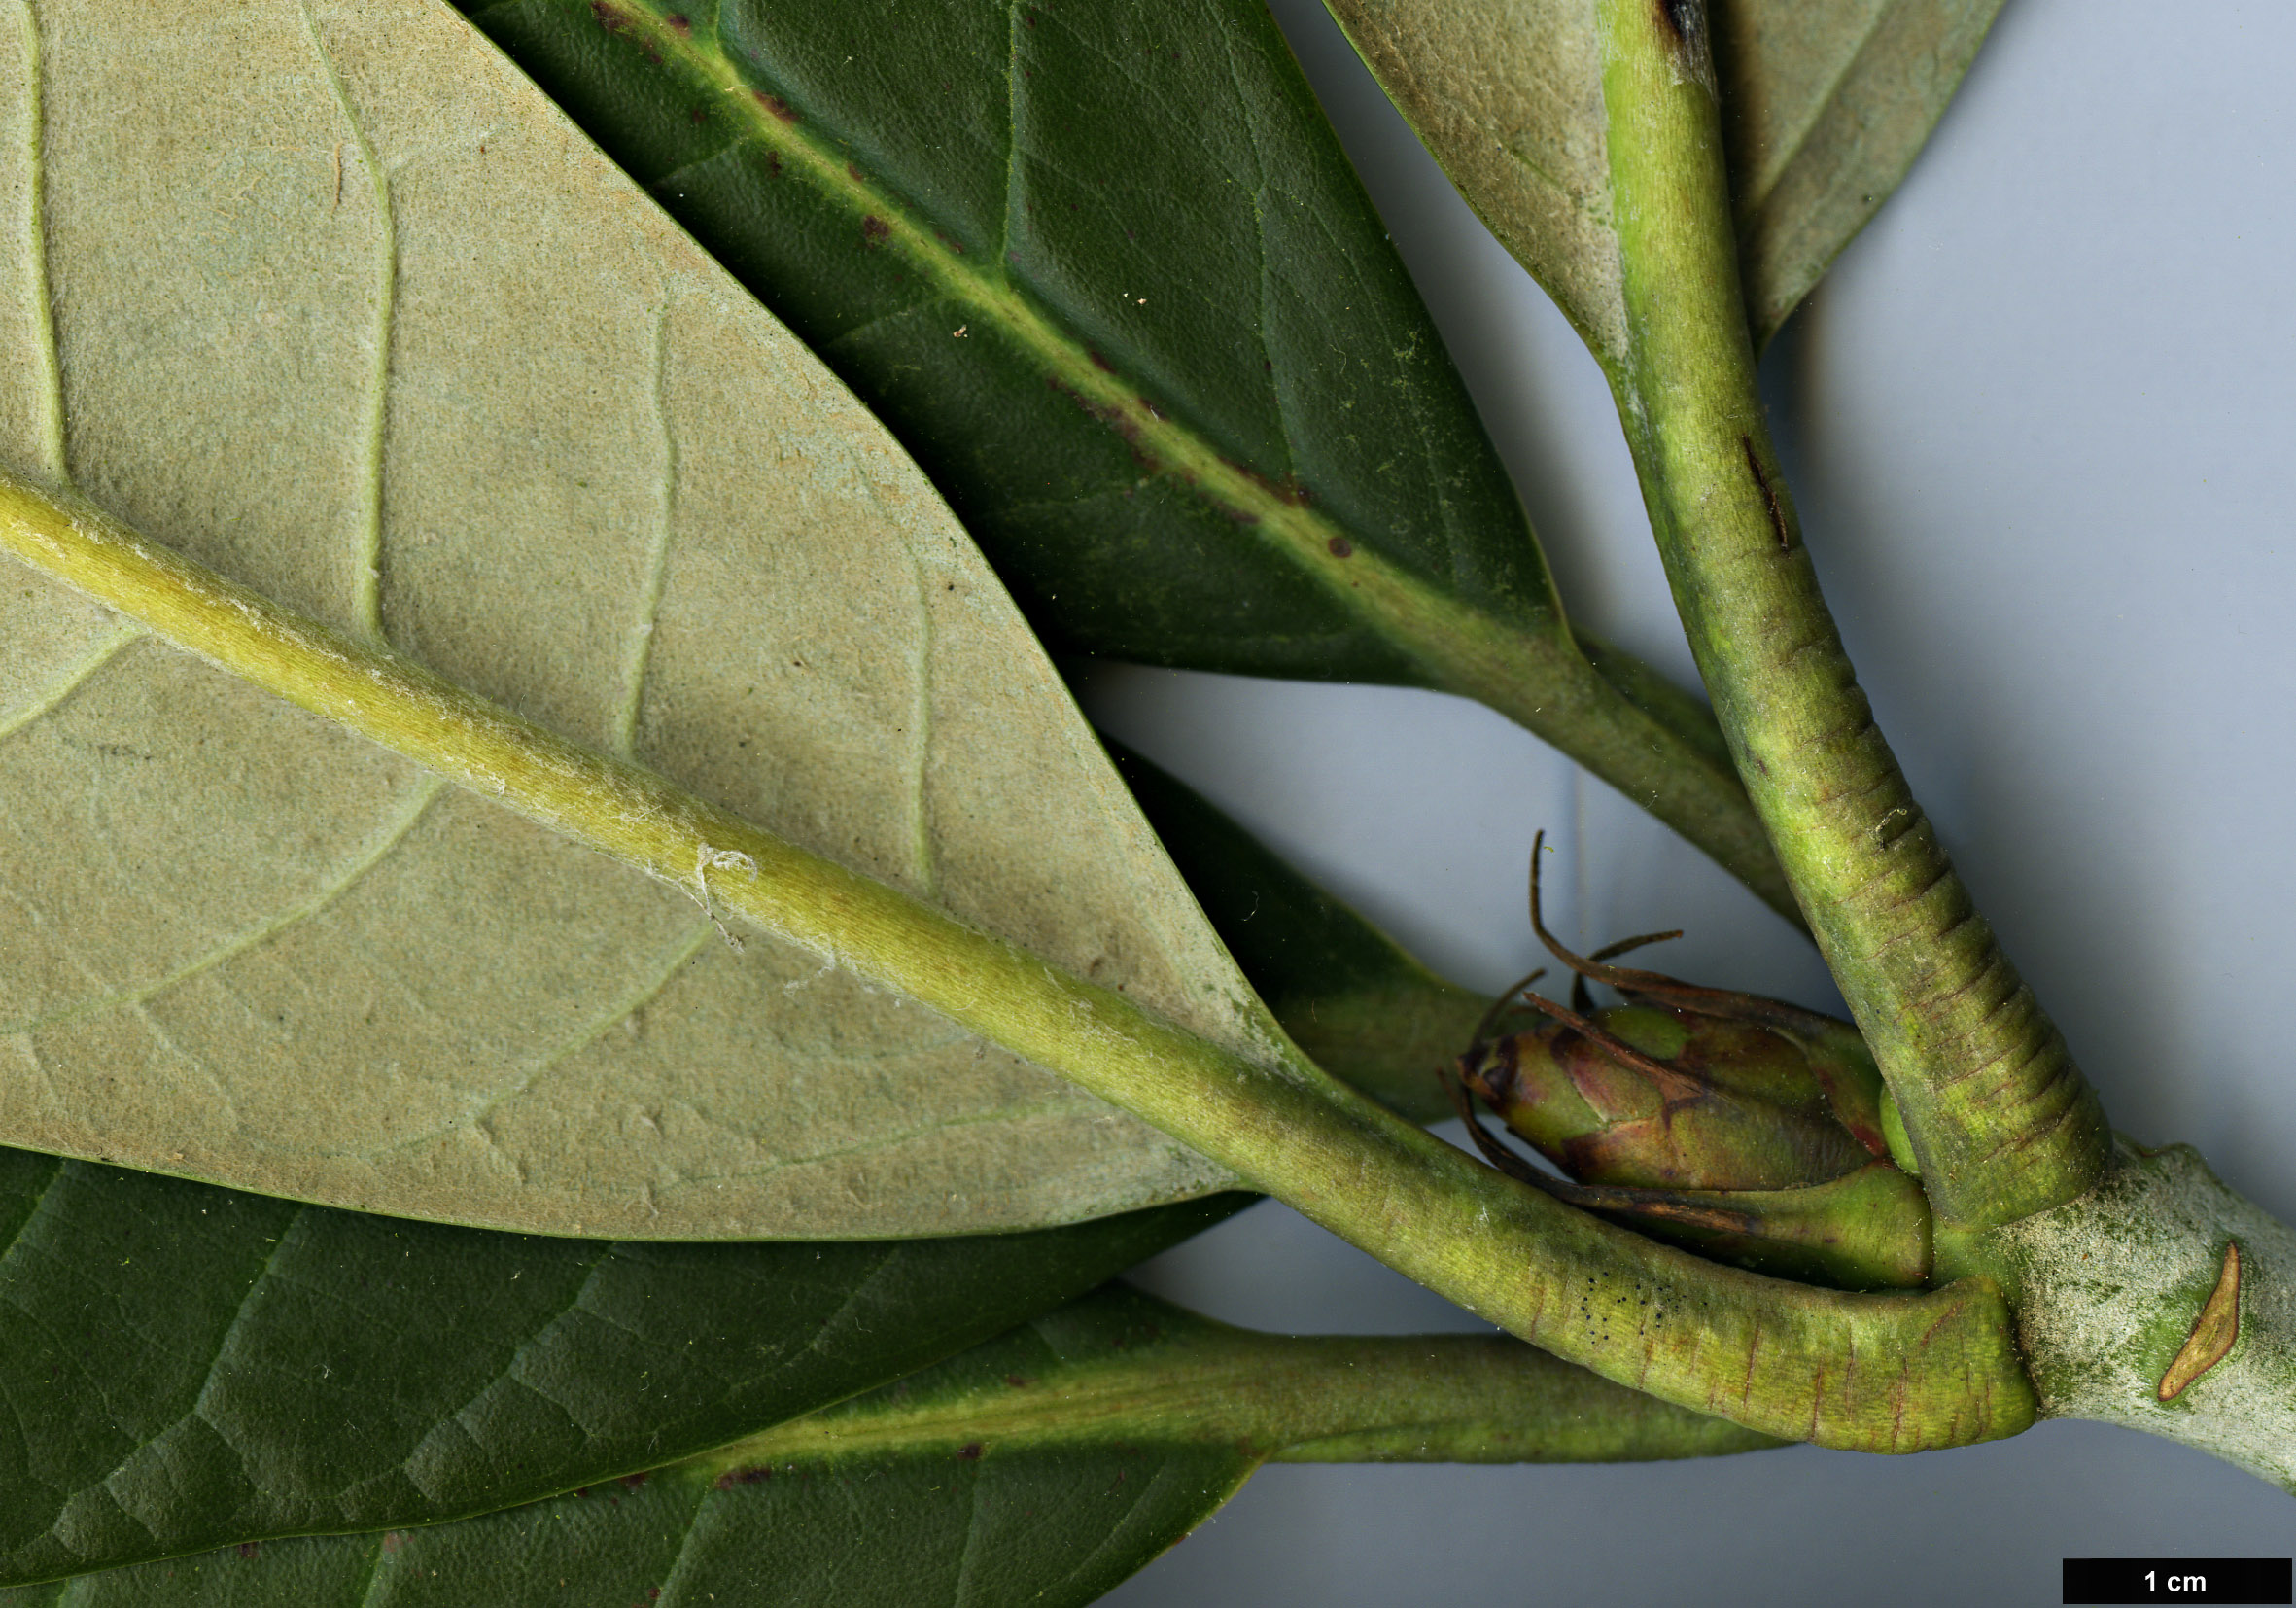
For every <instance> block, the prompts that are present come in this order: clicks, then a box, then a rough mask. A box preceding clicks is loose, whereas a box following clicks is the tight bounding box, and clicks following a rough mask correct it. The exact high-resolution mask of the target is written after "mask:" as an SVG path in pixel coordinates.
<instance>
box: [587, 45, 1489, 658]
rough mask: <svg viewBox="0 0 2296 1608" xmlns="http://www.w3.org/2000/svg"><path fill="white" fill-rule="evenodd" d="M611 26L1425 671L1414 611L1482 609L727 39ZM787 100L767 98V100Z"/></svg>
mask: <svg viewBox="0 0 2296 1608" xmlns="http://www.w3.org/2000/svg"><path fill="white" fill-rule="evenodd" d="M592 9H593V10H594V11H595V12H597V13H598V15H599V17H600V18H601V20H602V22H604V23H605V24H606V25H607V26H608V27H609V28H610V29H611V30H612V31H614V32H617V33H621V34H624V35H626V36H628V37H630V38H632V39H633V40H634V42H636V43H637V44H638V45H639V46H640V47H641V48H642V49H644V50H645V51H647V52H649V53H652V54H655V55H657V56H658V57H660V58H662V59H664V60H665V61H668V62H674V63H675V64H676V65H677V66H678V68H679V69H680V70H682V71H683V72H684V73H686V74H689V75H691V76H692V77H693V78H695V79H697V80H699V81H700V82H702V83H705V84H707V85H709V86H710V87H712V88H713V89H714V90H715V91H716V92H717V93H718V94H719V95H720V96H721V97H723V99H724V102H725V104H726V106H727V109H728V112H727V115H728V116H729V118H730V119H731V121H732V122H734V124H735V126H736V129H737V137H736V141H735V143H736V144H741V143H748V144H753V145H756V146H759V147H762V148H763V149H764V150H766V151H768V152H770V153H772V154H773V155H774V156H776V157H780V158H781V160H782V162H783V171H784V172H785V173H793V174H795V175H798V176H801V177H802V178H803V179H804V180H805V181H806V182H808V183H809V184H811V185H812V186H813V187H814V188H815V190H816V191H817V192H819V193H821V194H822V195H824V196H826V197H828V198H829V199H830V200H832V201H833V202H834V203H836V204H838V205H839V206H841V207H842V208H843V210H845V211H846V212H848V213H849V214H850V215H851V216H852V218H853V219H854V220H855V222H856V225H858V226H860V227H869V226H870V225H871V224H874V226H875V227H870V228H869V234H870V237H871V240H872V243H873V245H874V246H875V247H876V248H877V249H880V250H885V251H890V252H892V253H894V254H896V255H897V256H898V257H899V258H900V259H901V261H902V262H903V264H904V265H905V266H907V267H908V268H909V269H910V270H912V271H913V272H915V273H916V274H917V275H918V276H919V278H920V279H921V280H922V282H923V283H924V284H925V285H927V286H928V287H930V288H931V289H932V290H934V291H936V292H938V293H939V294H940V295H941V296H944V297H948V298H949V299H950V300H951V301H953V302H956V303H957V304H958V305H959V306H961V307H963V308H964V309H965V313H964V315H963V316H964V319H965V322H966V323H967V324H968V325H969V324H970V323H971V322H973V321H975V320H979V321H982V322H984V323H985V324H987V325H988V326H989V327H991V328H993V329H995V330H997V331H998V332H1001V333H1002V334H1003V335H1004V336H1005V337H1006V338H1007V339H1008V340H1010V341H1011V342H1012V344H1013V345H1014V346H1015V347H1016V348H1017V349H1018V350H1020V351H1021V352H1022V353H1024V354H1025V355H1026V357H1027V359H1028V360H1029V361H1030V362H1032V363H1033V364H1034V365H1035V367H1037V369H1038V370H1039V371H1040V372H1041V373H1042V374H1043V375H1044V376H1045V378H1046V379H1047V380H1048V381H1049V382H1051V383H1052V384H1054V385H1056V386H1058V387H1059V388H1060V389H1061V390H1062V391H1064V392H1065V393H1067V395H1068V396H1069V397H1070V398H1071V399H1072V400H1074V401H1075V402H1077V404H1078V406H1079V407H1080V408H1082V409H1083V411H1085V412H1086V413H1088V414H1090V415H1092V416H1093V417H1094V418H1096V419H1097V420H1098V421H1099V422H1100V423H1101V424H1102V425H1103V426H1105V427H1106V428H1107V429H1108V430H1109V431H1110V432H1111V433H1112V434H1114V435H1115V436H1117V437H1119V438H1120V439H1122V440H1123V441H1124V442H1125V443H1126V444H1127V445H1129V446H1130V447H1131V448H1132V450H1133V451H1134V452H1135V453H1136V454H1137V455H1138V456H1139V457H1140V458H1141V459H1142V460H1143V461H1144V462H1145V463H1146V464H1147V466H1148V467H1149V469H1150V470H1151V472H1163V473H1165V474H1166V475H1168V476H1171V477H1173V478H1176V479H1179V480H1181V481H1182V482H1184V483H1185V484H1186V485H1188V486H1189V487H1190V488H1191V489H1192V490H1193V491H1194V492H1195V493H1196V494H1197V495H1198V496H1200V497H1201V498H1203V499H1204V500H1205V501H1207V502H1209V503H1211V504H1213V505H1214V506H1215V507H1219V508H1221V509H1222V510H1224V511H1225V512H1226V513H1227V514H1228V515H1229V516H1230V517H1232V518H1233V519H1235V521H1236V522H1237V523H1239V524H1242V525H1244V526H1246V527H1247V528H1249V529H1250V530H1252V531H1253V532H1255V533H1256V534H1257V535H1259V536H1260V538H1261V539H1262V540H1263V541H1265V542H1267V543H1268V544H1269V545H1270V546H1272V547H1273V548H1275V549H1276V550H1277V552H1278V553H1280V554H1281V555H1282V556H1283V557H1284V558H1285V559H1286V560H1288V561H1289V562H1290V563H1291V565H1292V566H1293V567H1294V568H1295V569H1296V570H1297V571H1299V572H1300V573H1301V574H1304V575H1306V576H1308V577H1312V578H1314V579H1315V580H1316V581H1318V582H1319V583H1320V584H1321V585H1322V586H1323V587H1324V588H1325V589H1326V590H1327V591H1329V592H1330V593H1331V594H1332V595H1333V596H1334V597H1336V598H1337V599H1338V600H1339V602H1340V604H1341V605H1342V606H1343V607H1344V608H1345V609H1346V611H1347V612H1348V613H1349V614H1351V615H1353V616H1354V617H1356V618H1358V619H1360V620H1363V621H1364V622H1366V623H1367V624H1368V625H1369V626H1370V627H1371V628H1372V629H1373V630H1374V631H1375V632H1377V633H1378V634H1379V635H1380V636H1381V637H1382V638H1383V639H1384V640H1386V641H1388V642H1389V643H1390V645H1391V646H1394V647H1398V648H1400V649H1401V650H1402V651H1404V652H1405V653H1406V654H1408V655H1409V656H1410V657H1412V658H1413V659H1415V660H1418V661H1419V662H1421V663H1422V664H1425V665H1427V666H1428V667H1429V668H1430V670H1431V671H1434V670H1436V669H1437V667H1439V666H1441V665H1443V664H1444V663H1445V662H1446V661H1447V659H1448V657H1449V655H1448V654H1447V653H1445V652H1444V648H1443V647H1442V645H1441V644H1440V642H1435V641H1425V640H1422V638H1423V637H1425V636H1427V635H1429V633H1428V632H1427V630H1426V629H1425V628H1424V627H1422V628H1421V629H1413V628H1412V624H1411V623H1410V622H1413V621H1419V620H1425V619H1427V618H1429V617H1430V616H1435V615H1440V614H1448V613H1467V614H1481V615H1483V617H1485V618H1488V617H1489V616H1488V615H1487V614H1484V612H1483V611H1481V610H1478V609H1476V608H1474V607H1473V606H1472V605H1467V604H1463V603H1461V602H1460V601H1459V600H1457V599H1455V598H1452V597H1449V596H1447V595H1445V594H1444V593H1441V592H1439V591H1438V590H1437V589H1436V588H1435V587H1434V586H1433V585H1432V584H1430V583H1429V581H1428V580H1426V579H1425V578H1423V577H1420V576H1418V575H1416V574H1414V573H1411V572H1409V571H1407V570H1405V569H1404V568H1403V567H1401V566H1399V565H1397V564H1394V563H1393V562H1391V561H1389V560H1388V559H1386V558H1384V557H1382V556H1380V555H1378V554H1377V553H1375V552H1373V551H1372V550H1370V549H1368V548H1367V547H1365V546H1364V545H1363V544H1362V540H1361V538H1360V536H1359V534H1358V533H1357V532H1355V531H1354V530H1352V529H1351V528H1350V527H1349V526H1347V525H1345V524H1343V523H1342V522H1340V521H1339V520H1337V519H1334V518H1332V517H1331V516H1329V515H1328V514H1326V513H1324V512H1322V511H1321V510H1320V509H1318V508H1315V507H1311V506H1309V505H1307V504H1306V503H1305V501H1304V500H1303V499H1302V498H1301V497H1300V496H1299V495H1298V494H1296V493H1292V494H1287V493H1286V492H1284V491H1282V490H1279V489H1277V487H1276V486H1275V485H1274V484H1273V483H1272V482H1270V480H1268V479H1267V478H1265V477H1264V476H1262V475H1259V474H1256V473H1254V472H1251V471H1250V470H1247V469H1245V468H1243V467H1242V466H1240V465H1239V464H1237V463H1235V462H1234V461H1233V460H1232V459H1230V458H1229V457H1228V456H1227V455H1226V454H1224V453H1223V452H1222V451H1221V450H1220V448H1219V447H1218V446H1217V445H1216V444H1215V443H1214V442H1213V441H1212V440H1211V439H1209V438H1208V437H1205V436H1204V435H1203V434H1202V433H1201V432H1200V431H1199V430H1197V429H1195V428H1193V427H1192V426H1190V425H1188V424H1187V423H1185V422H1183V421H1182V420H1181V419H1180V418H1179V417H1178V416H1177V414H1176V412H1175V411H1172V410H1166V409H1163V408H1159V407H1156V406H1153V405H1151V403H1150V402H1149V401H1148V399H1147V398H1146V397H1145V396H1143V395H1141V394H1140V388H1139V387H1137V386H1135V385H1134V384H1132V383H1130V382H1129V380H1128V378H1127V376H1126V375H1125V374H1124V373H1123V372H1121V371H1120V370H1118V369H1116V368H1114V367H1112V366H1109V365H1108V364H1107V363H1106V361H1105V354H1096V352H1095V349H1094V348H1093V347H1091V346H1090V345H1088V344H1087V343H1085V342H1084V341H1082V340H1080V339H1078V338H1077V337H1076V336H1075V335H1074V334H1073V333H1071V332H1069V331H1067V330H1065V329H1063V328H1061V326H1060V324H1058V323H1057V322H1056V321H1055V320H1054V319H1053V318H1052V317H1051V316H1049V315H1048V314H1046V313H1045V312H1044V311H1042V310H1041V309H1039V308H1038V307H1037V306H1036V305H1035V304H1034V303H1033V302H1032V301H1031V300H1029V299H1028V298H1027V297H1026V296H1025V295H1024V294H1023V292H1022V291H1021V290H1020V289H1019V287H1017V286H1015V285H1014V284H1013V283H1012V281H1011V280H1010V279H1009V278H1007V277H1006V276H1005V275H1004V274H1003V273H1002V271H1001V267H1000V269H999V271H997V272H995V273H994V274H991V273H990V272H988V271H985V270H984V269H983V268H981V267H977V266H975V265H974V263H973V262H972V261H971V260H970V259H969V258H968V257H967V256H966V255H965V254H964V252H963V251H962V250H961V248H959V247H957V245H955V244H954V243H953V242H950V241H948V240H945V239H944V238H943V237H942V235H941V233H940V232H939V231H937V230H936V229H935V228H934V227H932V225H931V224H930V223H929V222H927V221H926V220H925V219H924V218H922V216H921V215H920V214H919V213H918V211H917V209H915V208H914V207H912V206H911V205H909V204H908V203H907V202H905V201H903V200H902V199H901V198H899V197H898V196H896V195H895V194H893V193H892V192H889V191H887V190H886V189H884V188H882V187H880V186H878V185H875V184H872V183H871V182H870V181H869V180H868V179H867V178H866V177H863V176H861V175H860V174H859V173H858V170H857V169H855V168H854V167H853V166H852V163H851V161H850V158H849V157H847V156H846V155H845V154H844V153H842V152H840V151H837V150H833V149H832V148H831V147H830V146H829V144H828V143H827V142H826V141H825V140H823V139H821V138H818V137H816V136H815V135H814V134H813V133H812V132H810V129H811V124H810V123H809V122H808V121H807V117H806V114H804V113H803V112H801V111H799V110H798V109H797V108H796V107H795V106H793V105H792V104H791V103H790V102H789V101H787V100H786V99H783V98H781V97H771V96H768V94H767V93H766V91H765V90H763V89H761V88H759V87H756V85H754V84H753V83H751V82H750V81H749V79H748V78H747V77H746V76H745V75H744V74H743V73H742V72H741V71H740V70H739V69H738V68H737V67H736V66H735V65H734V63H733V62H732V60H731V59H730V57H729V55H728V53H727V52H726V51H725V50H724V48H723V47H722V46H721V45H719V44H717V43H714V42H710V41H705V40H703V39H702V38H701V37H700V35H699V33H698V31H693V30H690V29H688V30H681V29H679V28H677V27H674V26H672V25H671V23H670V22H669V20H668V17H667V14H665V13H663V12H661V11H659V10H657V9H656V8H655V7H654V6H653V5H652V4H651V3H649V0H599V3H598V4H596V5H594V6H593V8H592ZM777 104H778V105H779V106H780V107H781V108H782V111H781V112H777V111H775V110H774V106H775V105H777Z"/></svg>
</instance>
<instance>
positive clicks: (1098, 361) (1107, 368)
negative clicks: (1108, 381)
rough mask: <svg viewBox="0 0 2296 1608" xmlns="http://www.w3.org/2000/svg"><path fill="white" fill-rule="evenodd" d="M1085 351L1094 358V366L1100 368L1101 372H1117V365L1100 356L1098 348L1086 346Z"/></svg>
mask: <svg viewBox="0 0 2296 1608" xmlns="http://www.w3.org/2000/svg"><path fill="white" fill-rule="evenodd" d="M1085 352H1086V354H1087V355H1088V356H1090V357H1091V358H1092V360H1093V367H1095V368H1097V369H1099V370H1100V372H1102V373H1104V374H1113V373H1115V372H1116V365H1115V364H1113V363H1110V362H1109V361H1108V360H1107V359H1106V358H1104V357H1102V356H1100V354H1099V351H1098V349H1097V348H1096V347H1091V346H1088V347H1086V348H1085Z"/></svg>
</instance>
